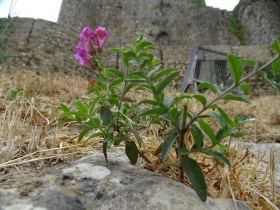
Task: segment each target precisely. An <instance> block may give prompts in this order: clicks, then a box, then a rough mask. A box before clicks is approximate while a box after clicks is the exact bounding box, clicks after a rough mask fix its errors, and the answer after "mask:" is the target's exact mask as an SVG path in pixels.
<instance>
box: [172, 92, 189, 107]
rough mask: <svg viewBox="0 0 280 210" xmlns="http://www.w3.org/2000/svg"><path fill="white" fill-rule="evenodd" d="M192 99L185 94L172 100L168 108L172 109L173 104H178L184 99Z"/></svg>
mask: <svg viewBox="0 0 280 210" xmlns="http://www.w3.org/2000/svg"><path fill="white" fill-rule="evenodd" d="M191 98H192V97H191V96H189V95H186V94H180V95H177V96H175V97H174V98H173V100H172V102H171V103H170V107H172V106H173V105H174V104H176V103H179V102H180V101H182V100H184V99H191Z"/></svg>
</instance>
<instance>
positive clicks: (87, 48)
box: [74, 26, 108, 70]
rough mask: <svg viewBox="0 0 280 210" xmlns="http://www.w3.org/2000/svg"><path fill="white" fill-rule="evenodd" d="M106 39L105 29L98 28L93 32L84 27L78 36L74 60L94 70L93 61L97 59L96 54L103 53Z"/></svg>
mask: <svg viewBox="0 0 280 210" xmlns="http://www.w3.org/2000/svg"><path fill="white" fill-rule="evenodd" d="M107 38H108V32H107V30H106V28H104V27H100V26H98V27H97V28H96V29H95V30H94V31H93V30H92V29H91V28H89V27H85V28H84V29H83V31H82V33H81V34H80V42H79V43H78V45H77V46H76V49H77V53H76V54H75V55H74V58H75V59H76V60H78V61H79V62H80V64H81V65H84V66H87V67H88V68H90V69H91V70H95V69H96V66H95V65H94V59H96V58H97V55H98V53H101V52H102V51H103V48H104V45H105V43H106V40H107ZM95 45H96V47H95Z"/></svg>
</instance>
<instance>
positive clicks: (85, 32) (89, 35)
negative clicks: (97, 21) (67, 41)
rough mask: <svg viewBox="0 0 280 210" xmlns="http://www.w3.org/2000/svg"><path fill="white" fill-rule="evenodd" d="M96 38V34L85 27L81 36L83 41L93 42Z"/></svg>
mask: <svg viewBox="0 0 280 210" xmlns="http://www.w3.org/2000/svg"><path fill="white" fill-rule="evenodd" d="M94 37H95V33H94V31H93V30H91V28H89V27H84V29H83V31H82V33H81V34H80V40H81V41H87V40H92V39H94Z"/></svg>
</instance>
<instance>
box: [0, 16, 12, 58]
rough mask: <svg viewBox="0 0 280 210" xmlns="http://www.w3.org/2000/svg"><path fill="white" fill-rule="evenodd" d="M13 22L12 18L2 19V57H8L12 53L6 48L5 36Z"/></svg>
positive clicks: (0, 56) (0, 46)
mask: <svg viewBox="0 0 280 210" xmlns="http://www.w3.org/2000/svg"><path fill="white" fill-rule="evenodd" d="M11 22H12V19H11V18H7V19H1V20H0V58H6V57H9V56H10V55H11V52H9V51H8V50H7V49H6V48H5V43H6V42H7V40H6V38H5V36H4V35H5V33H6V31H7V29H8V27H9V26H10V25H11Z"/></svg>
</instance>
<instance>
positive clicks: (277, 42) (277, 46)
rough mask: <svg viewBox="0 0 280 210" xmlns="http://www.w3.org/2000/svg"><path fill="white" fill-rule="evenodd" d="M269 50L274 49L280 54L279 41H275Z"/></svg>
mask: <svg viewBox="0 0 280 210" xmlns="http://www.w3.org/2000/svg"><path fill="white" fill-rule="evenodd" d="M271 48H272V49H274V50H275V51H276V52H277V53H279V54H280V45H279V40H277V39H275V40H274V41H273V43H272V45H271Z"/></svg>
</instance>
